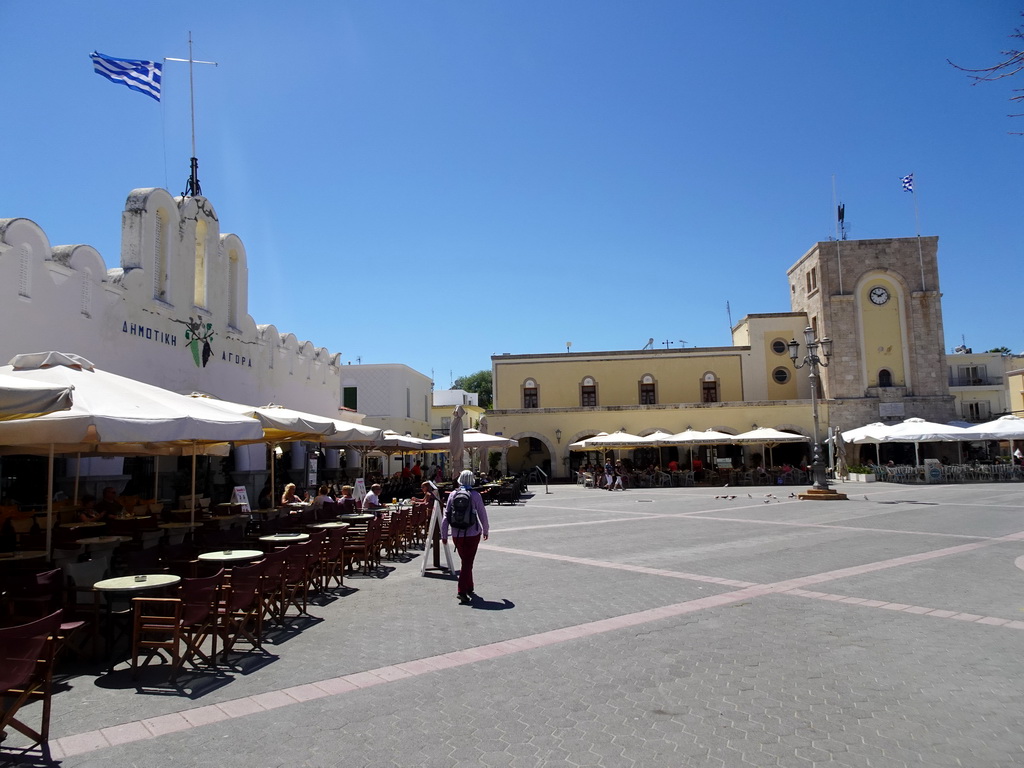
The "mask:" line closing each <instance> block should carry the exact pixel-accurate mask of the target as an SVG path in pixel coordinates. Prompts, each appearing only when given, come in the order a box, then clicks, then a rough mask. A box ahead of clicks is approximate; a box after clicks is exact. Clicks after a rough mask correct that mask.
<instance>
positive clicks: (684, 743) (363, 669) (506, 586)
mask: <svg viewBox="0 0 1024 768" xmlns="http://www.w3.org/2000/svg"><path fill="white" fill-rule="evenodd" d="M532 490H533V492H534V493H535V495H534V496H533V497H532V498H529V499H528V500H526V501H525V502H524V503H523V504H521V505H519V506H516V507H507V506H506V507H492V508H490V512H491V519H492V536H491V540H490V541H489V542H488V543H487V544H485V545H483V546H482V548H481V552H480V555H479V557H478V559H477V564H478V565H477V586H478V592H479V594H480V596H481V601H479V602H478V603H477V604H476V605H474V606H472V607H467V606H461V605H459V604H458V603H457V601H456V600H455V585H454V582H452V581H448V580H445V579H442V578H436V577H434V578H423V577H421V576H420V575H419V568H420V560H419V553H414V555H416V556H414V557H412V558H411V559H410V560H409V561H408V562H396V563H387V562H386V567H387V570H386V571H384V572H382V573H380V574H378V576H376V577H373V578H366V577H356V578H352V579H351V580H349V582H348V583H349V585H350V586H352V587H354V588H355V591H353V592H352V593H351V594H348V595H346V596H344V597H341V598H339V599H336V600H333V601H329V602H325V603H324V604H322V605H317V606H313V607H312V608H311V613H312V614H313V615H314V616H315V617H316V619H317V620H315V621H310V622H308V623H307V625H306V626H304V627H302V629H301V631H291V632H288V633H278V635H277V637H276V638H275V640H276V642H275V643H273V644H269V645H268V646H267V649H268V651H269V654H267V655H265V656H263V657H260V656H258V655H253V656H251V657H249V658H247V659H245V660H244V663H242V664H241V666H240V667H239V668H238V669H236V670H234V671H225V672H221V673H219V674H216V675H215V674H195V675H186V676H183V677H182V678H181V680H180V681H179V682H180V683H181V687H180V688H178V689H175V688H173V687H171V686H169V685H167V684H166V681H165V675H163V674H162V670H160V669H159V668H158V669H157V670H155V671H153V672H149V673H147V675H146V676H144V677H143V679H142V681H141V683H142V685H141V686H137V685H136V684H135V683H134V682H133V681H132V680H131V679H130V677H129V675H128V673H127V672H126V671H125V665H124V664H120V665H118V666H117V667H116V668H115V669H114V670H113V671H112V672H111V671H106V670H101V669H100V668H98V667H97V668H93V669H89V670H78V671H81V672H82V674H76V675H74V676H70V677H66V678H62V679H61V681H60V683H59V685H58V687H57V693H56V695H55V697H54V706H53V720H52V726H51V746H52V754H53V758H54V760H55V761H57V762H59V764H60V765H61V766H64V767H65V768H85V767H86V766H89V767H91V766H100V765H104V766H110V765H114V766H132V765H145V766H147V767H149V768H158V767H160V766H189V765H203V766H206V765H217V766H221V767H222V768H232V767H233V766H246V768H256V767H257V766H258V767H260V768H263V767H264V766H335V765H338V766H342V765H344V766H375V767H376V766H438V768H440V767H441V766H445V767H448V766H465V767H466V768H469V767H470V766H510V767H511V768H529V767H535V766H554V765H569V766H574V765H578V766H606V767H607V768H616V767H619V766H621V767H623V768H626V767H629V766H638V767H639V766H673V767H675V766H725V767H729V766H748V765H750V766H786V767H788V766H800V767H801V768H807V767H808V766H817V765H825V764H829V765H832V766H863V767H865V768H866V767H868V766H871V767H872V768H890V767H892V768H895V767H896V766H964V767H965V768H982V767H988V766H993V767H995V766H999V767H1002V766H1012V765H1024V661H1022V657H1024V570H1022V567H1021V566H1024V485H1015V484H991V485H965V486H921V487H912V486H894V485H889V484H872V485H860V484H849V485H847V486H846V487H845V488H844V489H843V490H844V491H846V492H847V493H849V494H850V496H851V500H850V501H847V502H832V503H825V502H811V501H797V500H796V499H791V498H789V492H790V489H788V488H787V489H784V490H783V489H780V488H777V487H776V488H759V487H755V488H752V489H749V488H737V489H720V488H659V489H643V490H631V491H626V492H606V491H600V490H585V489H581V488H578V487H576V486H554V487H552V488H551V489H550V493H545V492H544V489H543V488H542V487H540V488H533V489H532ZM724 491H729V493H730V497H729V498H722V496H723V493H724ZM865 497H866V498H865ZM21 738H22V737H21V736H20V735H19V734H17V733H12V734H11V735H10V736H9V737H8V740H7V742H5V744H4V746H5V747H10V746H11V745H17V744H18V743H19V739H21ZM2 755H3V757H0V764H7V763H12V762H15V760H14V758H13V757H12V755H13V753H12V752H11V750H10V749H7V750H5V751H4V752H3V753H2ZM4 761H6V762H4Z"/></svg>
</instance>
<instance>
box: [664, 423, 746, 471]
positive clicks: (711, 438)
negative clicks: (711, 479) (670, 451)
mask: <svg viewBox="0 0 1024 768" xmlns="http://www.w3.org/2000/svg"><path fill="white" fill-rule="evenodd" d="M732 438H733V435H730V434H728V433H726V432H716V431H715V430H713V429H705V430H703V431H698V430H696V429H690V428H689V427H687V428H686V429H684V430H683V431H682V432H676V433H675V434H674V435H672V440H673V441H674V444H675V445H689V446H694V445H722V444H725V443H731V442H732ZM690 469H693V448H692V447H691V448H690Z"/></svg>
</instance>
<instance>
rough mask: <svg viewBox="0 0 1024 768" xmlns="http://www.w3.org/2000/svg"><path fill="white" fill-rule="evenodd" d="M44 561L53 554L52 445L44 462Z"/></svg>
mask: <svg viewBox="0 0 1024 768" xmlns="http://www.w3.org/2000/svg"><path fill="white" fill-rule="evenodd" d="M46 487H47V488H48V489H49V490H48V491H47V492H46V559H47V560H49V559H50V555H51V553H52V552H53V550H52V549H51V546H52V545H53V443H50V456H49V458H48V460H47V462H46Z"/></svg>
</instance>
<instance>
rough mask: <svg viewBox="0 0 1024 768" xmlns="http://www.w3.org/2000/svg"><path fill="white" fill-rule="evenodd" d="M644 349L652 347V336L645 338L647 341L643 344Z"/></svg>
mask: <svg viewBox="0 0 1024 768" xmlns="http://www.w3.org/2000/svg"><path fill="white" fill-rule="evenodd" d="M643 348H644V349H654V338H653V337H651V338H649V339H648V340H647V343H646V344H644V346H643Z"/></svg>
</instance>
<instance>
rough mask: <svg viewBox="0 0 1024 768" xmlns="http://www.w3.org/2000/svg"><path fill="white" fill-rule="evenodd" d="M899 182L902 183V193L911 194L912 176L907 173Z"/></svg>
mask: <svg viewBox="0 0 1024 768" xmlns="http://www.w3.org/2000/svg"><path fill="white" fill-rule="evenodd" d="M900 181H902V182H903V191H904V192H913V191H914V174H912V173H908V174H907V175H906V176H904V177H903V178H902V179H900Z"/></svg>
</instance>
